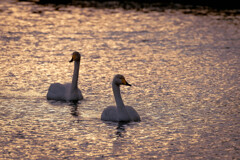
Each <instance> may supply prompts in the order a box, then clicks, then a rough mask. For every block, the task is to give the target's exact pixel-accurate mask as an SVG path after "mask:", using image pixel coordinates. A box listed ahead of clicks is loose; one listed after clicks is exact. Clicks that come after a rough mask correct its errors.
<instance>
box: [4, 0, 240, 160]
mask: <svg viewBox="0 0 240 160" xmlns="http://www.w3.org/2000/svg"><path fill="white" fill-rule="evenodd" d="M0 19H1V21H0V43H1V45H0V47H1V51H0V57H1V59H0V61H1V62H0V68H1V75H0V87H1V88H0V89H1V90H0V126H1V127H0V135H1V136H0V158H1V159H11V158H19V159H20V158H21V159H64V158H67V159H80V158H83V159H84V158H88V159H98V158H99V159H110V158H112V159H131V158H132V159H161V158H162V159H239V158H240V124H239V122H240V83H239V82H240V72H239V69H240V54H239V53H240V30H239V28H240V17H239V16H224V15H221V14H209V15H206V16H196V15H192V14H183V12H182V11H180V10H170V9H169V10H165V11H164V12H148V13H144V12H137V11H135V10H122V9H114V10H112V9H94V8H78V7H74V6H67V7H62V8H58V9H57V10H56V8H55V7H53V6H40V5H36V4H33V3H29V2H15V1H10V0H8V1H4V2H3V1H1V2H0ZM75 50H76V51H79V52H81V53H82V61H81V68H80V81H79V88H80V89H81V90H82V93H83V96H84V98H85V99H84V100H82V101H80V102H79V103H78V104H72V103H63V102H54V101H47V100H46V93H47V90H48V87H49V86H50V84H51V83H55V82H59V83H65V82H71V78H72V74H73V64H71V63H69V62H68V61H69V60H70V58H71V53H72V52H73V51H75ZM117 73H121V74H123V75H124V76H125V77H126V80H127V81H128V82H129V83H131V84H132V85H133V86H132V87H125V86H123V87H122V88H121V89H122V96H123V99H124V102H125V104H127V105H130V106H133V107H134V108H135V109H136V110H137V111H138V113H139V115H140V116H141V118H142V121H141V122H139V123H135V122H134V123H133V122H132V123H128V124H118V123H110V122H108V123H106V122H103V121H101V120H100V115H101V113H102V111H103V109H104V108H105V107H106V106H109V105H113V104H115V102H114V99H113V94H112V89H111V80H112V78H113V76H114V75H115V74H117Z"/></svg>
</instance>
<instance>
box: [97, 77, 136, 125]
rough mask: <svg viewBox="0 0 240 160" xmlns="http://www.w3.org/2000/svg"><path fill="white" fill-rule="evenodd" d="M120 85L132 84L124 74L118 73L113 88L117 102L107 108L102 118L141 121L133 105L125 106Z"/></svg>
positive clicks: (106, 119)
mask: <svg viewBox="0 0 240 160" xmlns="http://www.w3.org/2000/svg"><path fill="white" fill-rule="evenodd" d="M120 85H127V86H131V85H130V84H129V83H128V82H127V81H126V80H125V78H124V76H122V75H120V74H117V75H115V77H114V78H113V82H112V89H113V94H114V98H115V101H116V104H117V107H115V106H109V107H107V108H105V109H104V110H103V112H102V115H101V120H104V121H114V122H122V121H123V122H129V121H141V119H140V116H139V115H138V113H137V111H136V110H135V109H134V108H133V107H131V106H125V105H124V103H123V100H122V97H121V93H120Z"/></svg>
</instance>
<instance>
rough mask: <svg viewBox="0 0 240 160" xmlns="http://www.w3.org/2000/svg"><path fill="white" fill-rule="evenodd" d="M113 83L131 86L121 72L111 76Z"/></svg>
mask: <svg viewBox="0 0 240 160" xmlns="http://www.w3.org/2000/svg"><path fill="white" fill-rule="evenodd" d="M113 83H114V84H116V85H118V86H119V85H126V86H132V85H131V84H129V83H128V82H127V81H126V79H125V77H124V76H123V75H121V74H117V75H115V76H114V78H113Z"/></svg>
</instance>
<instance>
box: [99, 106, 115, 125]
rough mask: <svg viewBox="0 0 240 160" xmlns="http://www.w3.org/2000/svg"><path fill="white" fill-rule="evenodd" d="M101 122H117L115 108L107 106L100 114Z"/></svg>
mask: <svg viewBox="0 0 240 160" xmlns="http://www.w3.org/2000/svg"><path fill="white" fill-rule="evenodd" d="M101 120H104V121H114V122H118V114H117V107H115V106H109V107H107V108H105V109H104V110H103V112H102V115H101Z"/></svg>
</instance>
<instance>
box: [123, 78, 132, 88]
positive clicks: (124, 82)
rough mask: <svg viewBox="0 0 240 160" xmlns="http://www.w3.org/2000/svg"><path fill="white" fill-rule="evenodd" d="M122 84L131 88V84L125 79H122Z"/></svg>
mask: <svg viewBox="0 0 240 160" xmlns="http://www.w3.org/2000/svg"><path fill="white" fill-rule="evenodd" d="M122 83H123V84H124V85H126V86H132V85H131V84H129V83H128V82H127V81H126V80H125V79H122Z"/></svg>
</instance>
